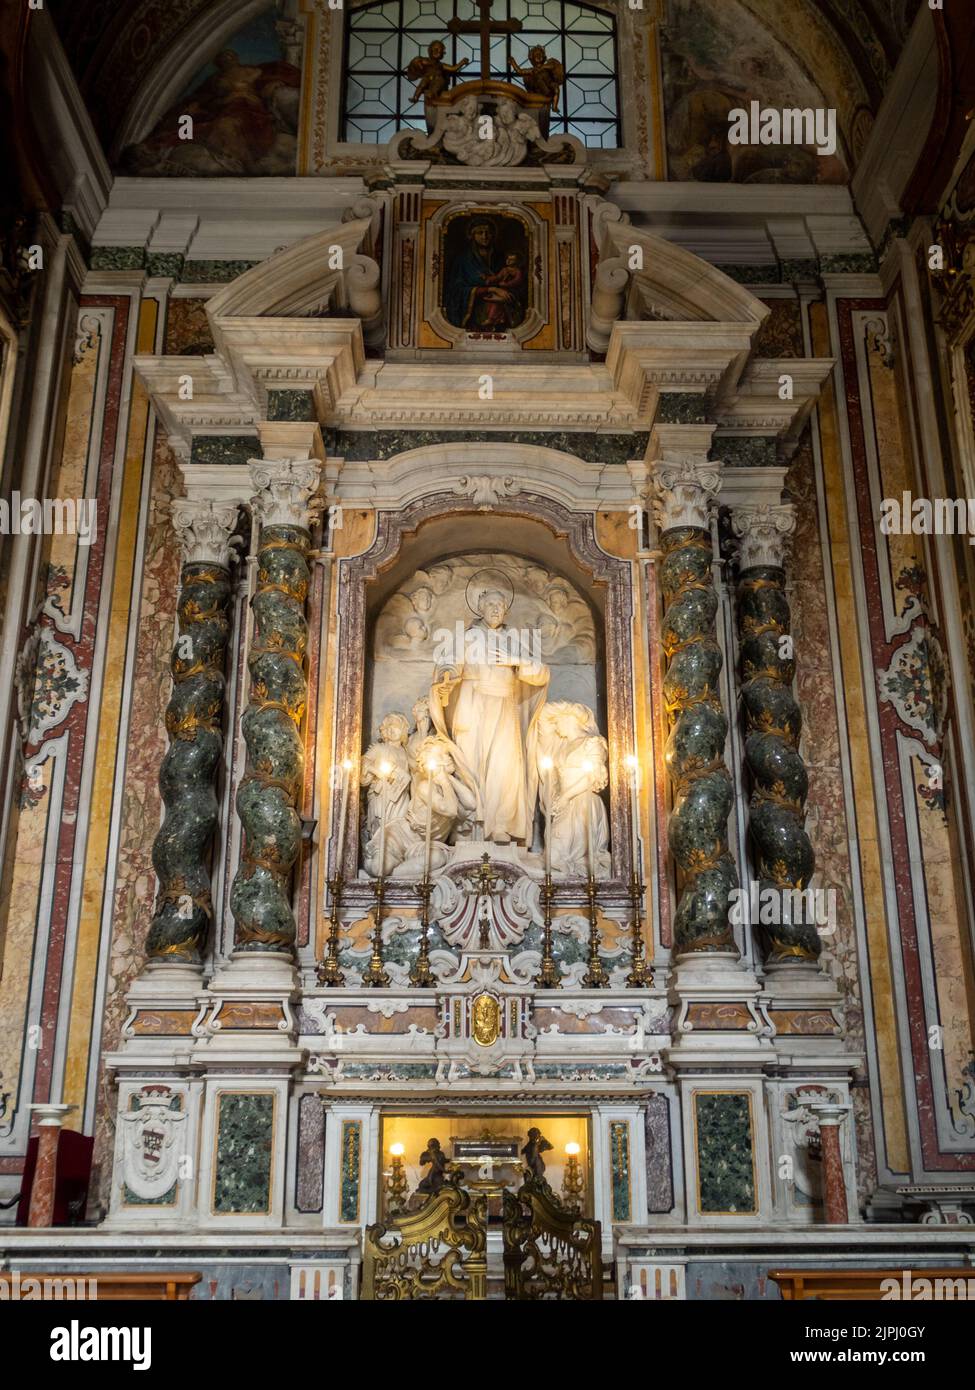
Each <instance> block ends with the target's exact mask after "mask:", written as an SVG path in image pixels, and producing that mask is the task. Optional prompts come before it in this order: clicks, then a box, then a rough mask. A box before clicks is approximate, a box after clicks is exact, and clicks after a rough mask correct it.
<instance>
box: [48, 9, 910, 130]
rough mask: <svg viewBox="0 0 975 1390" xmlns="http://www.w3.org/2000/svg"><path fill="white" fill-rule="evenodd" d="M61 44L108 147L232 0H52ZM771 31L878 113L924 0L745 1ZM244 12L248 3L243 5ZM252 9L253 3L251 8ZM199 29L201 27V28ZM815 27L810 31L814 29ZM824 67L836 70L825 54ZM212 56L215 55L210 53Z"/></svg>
mask: <svg viewBox="0 0 975 1390" xmlns="http://www.w3.org/2000/svg"><path fill="white" fill-rule="evenodd" d="M49 3H50V8H51V11H52V13H53V15H54V19H55V22H56V24H57V27H58V30H59V33H60V35H61V40H62V43H63V44H64V47H65V50H66V52H67V55H68V59H69V61H70V63H71V66H72V69H73V71H74V73H75V75H76V77H77V79H78V82H79V84H80V87H81V90H82V92H83V94H84V96H85V98H86V100H87V103H88V107H89V110H90V112H91V115H92V118H93V120H94V123H95V126H96V129H97V130H98V132H99V135H100V136H101V138H102V140H103V142H104V143H105V144H106V146H111V145H112V143H113V136H114V133H115V132H116V131H117V129H118V127H119V126H120V125H121V123H122V121H123V119H124V117H125V113H126V112H127V111H128V109H129V107H130V106H131V104H132V102H133V101H134V100H135V99H136V96H137V94H138V93H139V91H140V88H141V86H142V84H144V83H145V82H146V81H147V80H148V79H149V78H150V76H151V74H152V72H153V70H154V69H155V68H156V67H157V66H158V64H159V63H160V61H161V60H162V58H163V56H164V55H165V54H166V52H167V50H168V49H169V48H170V47H171V46H172V45H173V44H174V43H176V42H178V41H179V39H180V37H181V36H182V35H184V34H185V33H186V31H187V30H188V29H191V28H195V27H196V26H197V25H204V24H205V18H206V14H207V13H208V12H210V13H212V14H213V15H214V20H215V25H216V24H217V23H218V22H220V21H223V20H225V19H226V17H227V15H228V11H229V10H232V9H233V8H234V7H233V6H228V4H227V2H226V0H49ZM744 3H745V4H746V5H747V8H748V9H749V10H751V11H752V13H753V14H754V15H755V17H756V19H758V20H760V21H761V22H762V23H763V24H764V26H765V27H766V29H767V30H768V31H769V34H770V36H771V37H772V38H773V39H775V40H776V41H777V42H779V43H781V44H782V45H783V47H784V48H785V49H786V50H787V51H788V53H789V56H790V59H791V60H792V61H796V60H798V61H799V62H800V63H802V64H803V65H804V66H805V68H806V70H807V71H808V73H809V76H810V78H811V79H812V80H813V81H814V82H816V83H817V85H818V86H819V87H820V88H821V90H823V92H824V93H825V95H826V96H827V99H832V93H831V92H830V90H829V88H830V82H829V80H828V79H827V77H825V76H823V77H822V78H821V76H820V73H819V72H817V66H818V64H817V60H816V58H815V56H814V55H811V54H810V53H809V52H808V49H806V51H802V49H803V44H802V42H801V41H800V38H799V34H798V33H797V29H796V19H797V15H799V16H800V17H801V16H802V12H803V11H806V12H807V14H806V20H807V23H808V24H809V25H812V26H815V27H816V28H818V30H819V33H820V34H821V35H824V36H825V43H826V45H827V46H828V47H831V48H832V49H833V51H834V53H835V54H839V53H842V55H843V61H844V62H845V63H848V64H852V66H853V68H854V69H855V72H856V75H857V77H858V79H859V85H860V88H861V96H860V100H861V101H862V103H863V105H865V106H866V107H867V108H868V109H869V110H871V111H873V112H876V110H877V108H878V107H879V105H880V102H881V100H882V98H883V94H884V92H885V90H886V87H887V84H888V83H889V81H890V78H891V74H892V72H893V69H894V67H895V66H896V63H897V59H898V56H899V54H900V52H901V50H902V48H903V45H904V42H905V39H906V37H907V34H908V32H909V30H910V26H911V23H912V21H913V19H914V16H915V15H916V13H917V10H918V7H919V5H920V4H921V0H790V3H788V4H786V3H783V0H744ZM236 8H237V10H238V11H241V10H242V9H243V8H245V7H244V6H241V5H237V6H236ZM246 8H250V7H246ZM198 32H199V31H198ZM810 32H811V31H810ZM823 51H824V65H826V66H830V65H831V66H833V67H834V68H835V67H836V63H835V62H834V63H832V64H830V62H829V60H828V59H827V58H825V49H824V50H823ZM206 56H209V55H206Z"/></svg>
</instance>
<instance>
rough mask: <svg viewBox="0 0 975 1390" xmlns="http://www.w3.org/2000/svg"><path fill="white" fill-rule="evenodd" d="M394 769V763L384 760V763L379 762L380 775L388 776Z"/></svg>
mask: <svg viewBox="0 0 975 1390" xmlns="http://www.w3.org/2000/svg"><path fill="white" fill-rule="evenodd" d="M392 770H393V764H392V763H386V762H382V763H380V764H379V775H380V777H388V776H389V774H390V773H391V772H392Z"/></svg>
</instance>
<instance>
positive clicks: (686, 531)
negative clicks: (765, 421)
mask: <svg viewBox="0 0 975 1390" xmlns="http://www.w3.org/2000/svg"><path fill="white" fill-rule="evenodd" d="M653 482H654V492H655V498H654V514H655V518H656V521H657V526H658V528H659V529H660V533H661V547H662V550H663V559H662V560H661V563H660V582H661V587H662V589H663V595H664V615H663V623H662V628H661V638H662V641H663V646H664V655H665V657H666V661H667V671H666V675H665V676H664V686H663V689H664V706H665V712H666V716H667V722H668V726H669V734H668V738H667V745H666V751H665V761H666V765H667V770H668V772H669V774H670V776H671V778H672V781H673V809H672V811H671V815H670V820H669V823H668V826H667V838H668V843H669V845H670V850H671V853H672V854H673V856H674V859H675V860H676V862H677V866H678V868H679V870H680V872H681V883H680V885H679V887H680V901H679V903H678V906H677V912H676V914H675V921H674V928H675V938H676V941H677V945H678V948H679V949H680V950H682V951H728V950H732V951H733V950H734V949H735V944H734V937H733V935H732V932H731V929H730V927H729V925H728V910H729V904H730V898H731V892H732V890H733V889H734V888H735V887H737V884H738V875H737V871H736V869H735V865H734V861H733V859H732V858H731V855H730V853H729V850H728V831H727V821H728V816H729V814H730V811H731V807H732V803H733V799H734V793H733V789H732V783H731V775H730V773H729V772H728V769H727V767H726V766H725V762H724V747H725V740H726V738H727V735H728V721H727V719H726V717H725V713H724V710H723V708H722V704H721V696H720V688H719V679H720V674H721V664H722V656H721V648H720V647H719V646H718V642H717V637H716V628H715V619H716V614H717V608H718V599H717V594H716V592H715V589H714V583H713V579H712V570H711V565H712V558H713V557H712V546H711V533H710V529H709V526H708V515H709V511H710V507H711V505H712V504H713V500H714V498H715V497H716V496H717V493H718V490H719V488H720V486H721V467H720V464H717V463H712V462H710V461H709V460H707V459H706V458H698V457H697V456H688V457H686V458H678V459H667V458H666V457H665V459H664V460H663V461H661V462H658V463H657V464H656V465H655V466H654V475H653Z"/></svg>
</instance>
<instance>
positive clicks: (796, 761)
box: [732, 505, 822, 964]
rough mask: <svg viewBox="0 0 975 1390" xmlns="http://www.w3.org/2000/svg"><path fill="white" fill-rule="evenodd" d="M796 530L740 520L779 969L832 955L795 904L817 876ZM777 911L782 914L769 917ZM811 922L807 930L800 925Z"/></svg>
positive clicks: (769, 513)
mask: <svg viewBox="0 0 975 1390" xmlns="http://www.w3.org/2000/svg"><path fill="white" fill-rule="evenodd" d="M795 524H796V518H795V508H794V507H793V506H791V505H783V506H768V505H762V506H755V507H736V508H735V509H734V511H733V512H732V525H733V527H734V530H735V533H736V535H737V536H738V538H739V541H740V549H739V561H738V635H739V639H740V650H741V695H742V710H743V717H744V723H745V760H746V762H747V764H748V772H749V778H750V781H751V800H750V803H749V831H750V833H751V839H752V844H753V846H754V850H755V866H756V871H757V874H758V880H759V895H760V897H759V901H760V903H761V904H762V914H761V915H762V919H763V921H766V922H767V920H768V918H770V917H772V918H774V919H775V920H774V921H773V922H771V923H768V924H766V925H763V926H762V931H763V933H764V935H765V937H766V942H767V949H768V953H769V954H768V959H769V963H770V964H771V963H773V962H775V961H782V960H790V959H791V960H794V959H799V960H810V961H815V960H816V959H817V958H818V957H819V954H820V952H821V950H822V942H821V940H820V937H819V933H818V932H817V930H816V924H815V914H804V913H803V912H797V911H796V908H795V904H796V902H797V898H796V897H795V896H794V895H795V894H796V892H797V890H798V891H800V892H801V891H802V890H804V889H806V888H808V886H809V880H810V879H811V877H812V875H813V871H814V869H815V867H816V857H815V854H814V853H813V847H812V843H811V841H810V839H809V836H808V835H807V833H806V829H805V825H804V820H805V803H806V796H807V794H808V791H809V778H808V775H807V773H806V768H805V765H804V763H803V760H802V758H801V757H800V756H799V751H798V750H799V736H800V734H801V732H802V715H801V712H800V710H799V705H798V703H797V702H796V698H795V696H794V695H793V693H792V684H793V681H794V680H795V674H796V662H795V656H794V652H793V644H792V636H791V632H790V628H791V614H790V611H789V603H788V600H787V599H786V596H785V570H784V568H783V566H784V556H785V550H786V546H787V545H788V543H789V541H790V539H791V536H792V533H793V531H794V530H795ZM773 903H774V904H777V910H775V911H774V912H772V911H770V910H769V905H770V904H773ZM810 916H811V920H808V918H809V917H810ZM803 917H806V918H807V920H797V919H802V918H803Z"/></svg>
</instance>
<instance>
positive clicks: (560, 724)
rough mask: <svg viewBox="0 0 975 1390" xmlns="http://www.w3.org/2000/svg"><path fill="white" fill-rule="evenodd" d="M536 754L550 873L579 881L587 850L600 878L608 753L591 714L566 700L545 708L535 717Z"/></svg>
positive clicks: (606, 864)
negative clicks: (548, 838)
mask: <svg viewBox="0 0 975 1390" xmlns="http://www.w3.org/2000/svg"><path fill="white" fill-rule="evenodd" d="M536 754H537V758H538V766H539V792H540V796H541V801H542V809H543V811H544V810H547V811H548V820H549V825H550V827H551V829H550V834H551V859H552V870H553V872H554V873H557V874H564V875H565V876H567V877H570V878H574V877H585V876H586V875H588V873H589V868H590V866H589V852H590V847H591V850H592V857H593V866H592V867H593V871H594V873H595V876H596V877H597V878H600V877H603V876H604V875H606V874H608V873H609V871H610V855H609V820H608V817H607V815H606V807H605V806H604V805H603V801H602V797H601V796H600V792H602V791H603V789H604V788H605V787H606V785H607V783H608V782H609V765H608V764H609V750H608V747H607V744H606V740H605V739H604V738H603V737H602V735H601V734H600V732H599V729H598V727H597V725H596V719H595V715H594V714H593V712H592V710H591V709H589V708H588V707H587V706H586V705H578V704H573V703H572V702H571V701H569V700H556V701H554V702H553V703H552V704H547V705H545V706H544V707H543V709H542V711H541V713H540V715H539V716H538V740H537V745H536ZM546 758H550V759H551V766H550V767H549V766H548V765H547V764H546V762H545V759H546ZM549 798H551V804H549Z"/></svg>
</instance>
